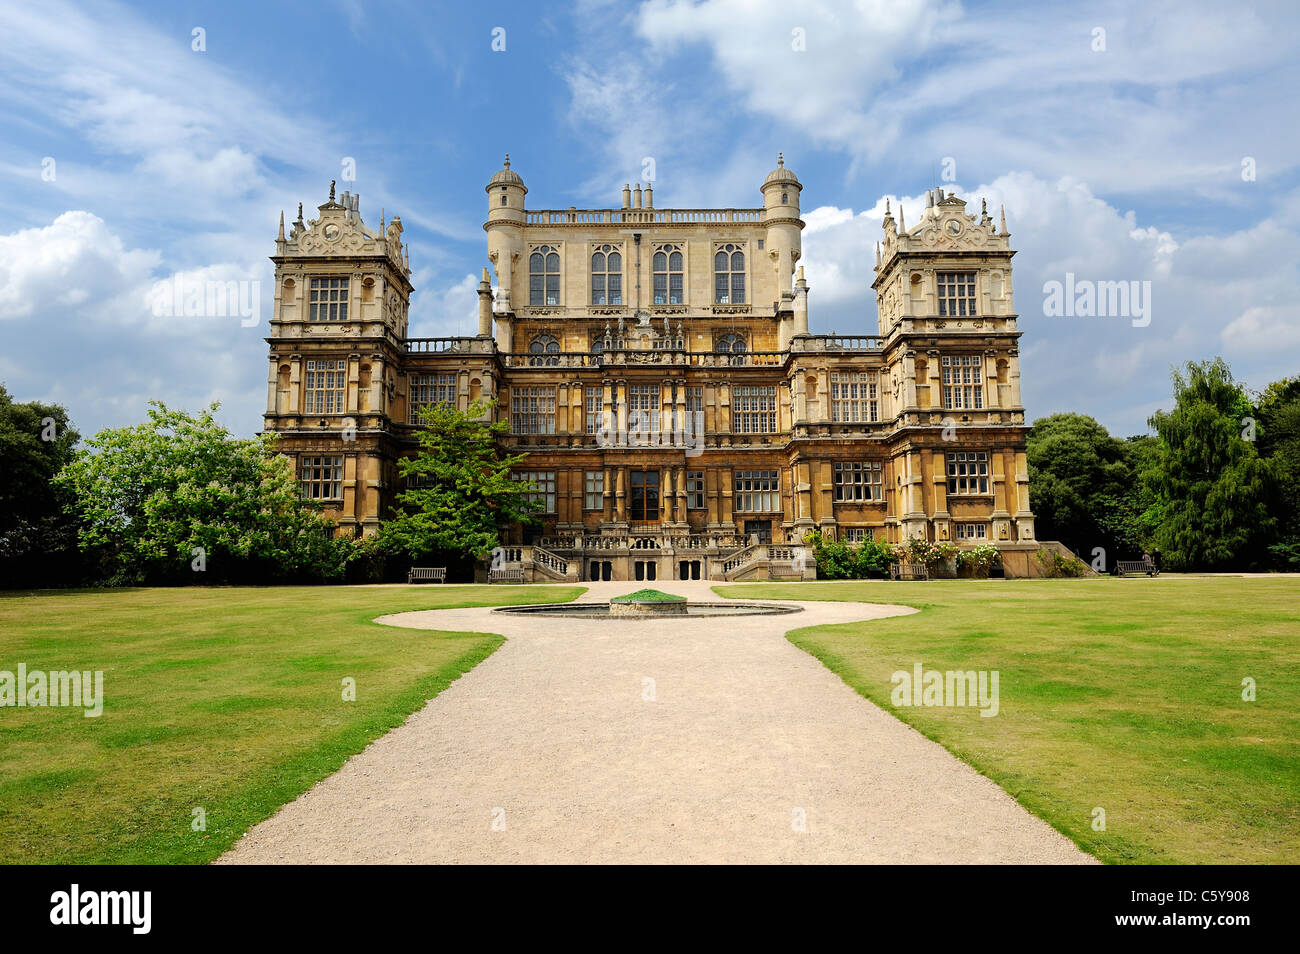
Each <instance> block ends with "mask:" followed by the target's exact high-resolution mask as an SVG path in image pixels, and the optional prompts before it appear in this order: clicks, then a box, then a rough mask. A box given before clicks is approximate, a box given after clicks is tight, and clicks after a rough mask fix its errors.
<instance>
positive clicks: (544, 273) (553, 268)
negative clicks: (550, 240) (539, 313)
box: [528, 245, 560, 305]
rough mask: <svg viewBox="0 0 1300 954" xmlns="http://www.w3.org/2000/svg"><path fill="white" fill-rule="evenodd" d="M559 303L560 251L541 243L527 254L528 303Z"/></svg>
mask: <svg viewBox="0 0 1300 954" xmlns="http://www.w3.org/2000/svg"><path fill="white" fill-rule="evenodd" d="M559 303H560V253H559V252H557V251H556V250H555V249H554V248H552V247H551V246H549V245H542V246H540V247H538V248H535V249H533V254H532V255H530V256H528V304H530V305H558V304H559Z"/></svg>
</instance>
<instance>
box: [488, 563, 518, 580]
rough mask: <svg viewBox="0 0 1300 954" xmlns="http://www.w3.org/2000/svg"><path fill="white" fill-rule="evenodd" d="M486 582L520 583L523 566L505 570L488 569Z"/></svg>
mask: <svg viewBox="0 0 1300 954" xmlns="http://www.w3.org/2000/svg"><path fill="white" fill-rule="evenodd" d="M488 582H489V583H522V582H524V568H523V567H520V566H516V567H511V568H509V569H505V570H488Z"/></svg>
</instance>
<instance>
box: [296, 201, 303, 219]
mask: <svg viewBox="0 0 1300 954" xmlns="http://www.w3.org/2000/svg"><path fill="white" fill-rule="evenodd" d="M297 224H298V225H302V203H301V202H299V203H298V221H297Z"/></svg>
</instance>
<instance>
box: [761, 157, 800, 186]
mask: <svg viewBox="0 0 1300 954" xmlns="http://www.w3.org/2000/svg"><path fill="white" fill-rule="evenodd" d="M773 182H793V183H794V184H795V187H796V188H799V189H802V188H803V186H802V185H800V184H799V177H798V176H797V175H795V174H794V173H793V172H791V171H790V170H789V169H787V168H786V167H785V153H781V152H778V153H777V154H776V168H775V169H773V170H772V171H771V172H769V173H768V174H767V178H766V179H764V180H763V190H764V191H767V187H768V186H769V185H770V184H771V183H773Z"/></svg>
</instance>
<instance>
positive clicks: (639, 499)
mask: <svg viewBox="0 0 1300 954" xmlns="http://www.w3.org/2000/svg"><path fill="white" fill-rule="evenodd" d="M628 480H629V484H630V485H631V490H632V496H631V499H630V500H629V501H628V519H629V520H631V521H632V522H633V523H658V522H659V471H657V470H634V471H632V472H631V473H630V474H629V475H628Z"/></svg>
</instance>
